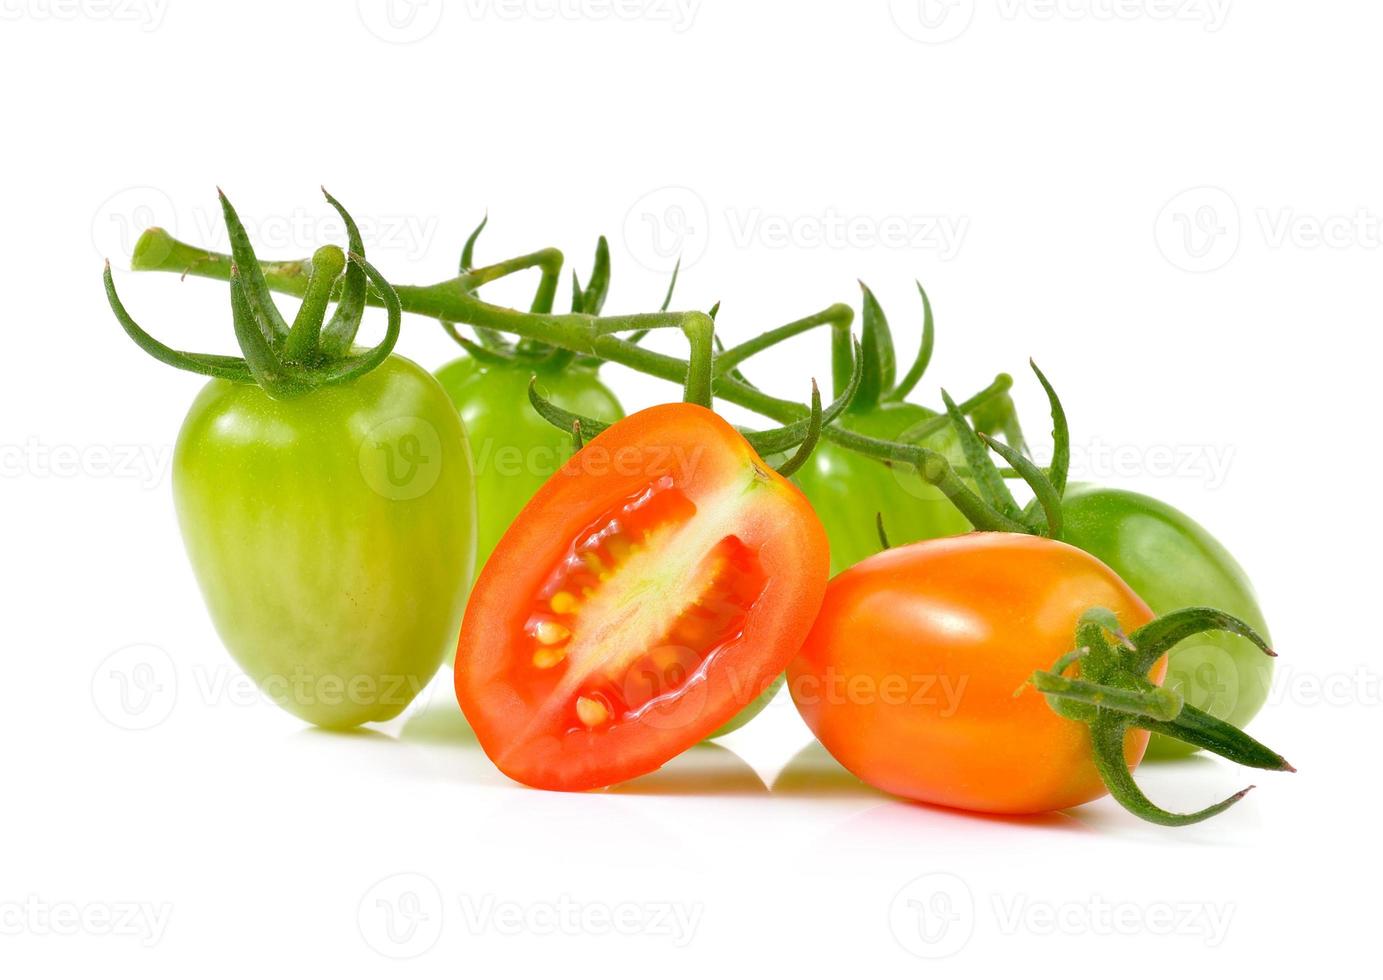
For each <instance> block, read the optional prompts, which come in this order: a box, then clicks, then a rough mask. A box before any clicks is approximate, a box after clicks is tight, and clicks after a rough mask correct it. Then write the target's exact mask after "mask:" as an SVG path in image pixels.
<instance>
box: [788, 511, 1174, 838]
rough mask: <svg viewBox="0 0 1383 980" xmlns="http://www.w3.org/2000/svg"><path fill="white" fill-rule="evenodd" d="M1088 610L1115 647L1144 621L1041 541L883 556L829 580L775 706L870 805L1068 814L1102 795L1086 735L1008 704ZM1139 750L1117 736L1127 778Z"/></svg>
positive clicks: (981, 537)
mask: <svg viewBox="0 0 1383 980" xmlns="http://www.w3.org/2000/svg"><path fill="white" fill-rule="evenodd" d="M1092 606H1104V607H1106V608H1108V609H1111V610H1113V611H1114V613H1115V614H1116V615H1117V616H1118V618H1119V622H1120V623H1121V624H1122V625H1123V627H1124V629H1125V630H1126V631H1132V630H1134V629H1136V628H1138V627H1139V626H1142V625H1143V624H1145V623H1147V622H1149V621H1150V620H1151V619H1152V618H1153V614H1152V611H1151V610H1150V609H1149V608H1148V607H1147V605H1146V604H1145V603H1144V602H1143V600H1141V599H1140V598H1138V596H1137V595H1136V594H1135V593H1134V592H1133V590H1132V589H1130V588H1129V587H1128V586H1127V585H1126V584H1124V582H1123V581H1122V580H1121V579H1120V578H1119V577H1118V576H1117V575H1115V574H1114V572H1113V571H1111V570H1110V569H1109V568H1108V567H1107V566H1106V565H1104V564H1103V563H1102V562H1100V561H1099V560H1098V559H1096V558H1093V557H1091V556H1090V555H1088V554H1086V553H1085V552H1083V551H1080V550H1079V549H1076V548H1073V547H1071V546H1070V545H1066V544H1062V543H1060V542H1056V541H1052V540H1049V539H1046V538H1039V537H1033V536H1031V535H1024V534H996V533H972V534H966V535H961V536H959V537H954V538H945V539H941V540H935V541H923V542H919V543H917V544H910V545H906V546H903V547H899V548H894V549H892V550H890V551H885V552H883V553H882V554H878V555H875V556H873V557H872V558H867V559H865V560H864V561H862V562H860V563H859V564H858V565H855V566H853V567H851V568H849V569H847V570H846V571H844V572H842V573H841V574H840V575H838V576H836V577H835V578H834V579H832V581H831V583H830V585H829V587H828V588H827V590H826V598H825V601H824V602H823V604H822V607H821V613H820V615H819V616H818V617H817V620H816V624H815V626H814V627H813V628H812V631H811V633H810V635H809V636H808V637H807V641H806V643H805V645H804V646H803V648H802V651H801V652H800V653H799V654H798V656H797V657H796V659H795V660H794V661H793V662H792V664H791V665H790V666H789V668H788V684H789V690H790V691H791V693H792V697H793V701H794V702H795V703H796V704H797V709H798V711H799V712H801V714H802V717H803V719H804V720H805V721H806V722H807V724H808V726H810V728H811V730H812V731H813V732H814V733H815V734H816V736H817V738H819V739H820V740H821V743H822V744H823V745H824V746H825V747H826V748H827V749H828V750H829V751H830V753H831V754H832V755H833V756H835V758H836V759H837V760H838V761H839V762H840V763H841V764H842V765H843V766H845V767H846V768H847V769H849V770H850V771H851V772H853V773H855V775H857V776H859V777H860V778H861V779H863V780H864V781H865V782H867V783H869V784H871V785H873V786H875V787H877V788H879V789H882V790H885V791H887V792H889V793H894V794H897V795H898V796H904V797H908V798H909V799H914V800H921V801H923V802H926V803H935V804H940V805H943V806H951V807H958V808H961V809H966V810H977V811H983V812H986V813H1040V812H1045V811H1048V810H1058V809H1062V808H1064V807H1070V806H1075V805H1077V804H1080V803H1085V802H1087V801H1089V800H1093V799H1096V798H1098V797H1100V796H1103V795H1104V794H1105V788H1104V784H1103V783H1102V782H1101V781H1100V777H1099V774H1098V773H1097V772H1096V770H1095V765H1094V762H1093V761H1092V759H1091V752H1090V739H1089V735H1088V730H1087V728H1086V726H1085V725H1083V724H1080V723H1079V722H1076V721H1072V720H1070V719H1068V718H1063V717H1061V716H1060V715H1058V714H1056V713H1055V712H1054V711H1052V709H1051V708H1050V707H1048V705H1047V703H1046V700H1045V698H1043V697H1042V695H1040V694H1039V693H1037V692H1036V691H1035V690H1033V689H1032V688H1030V687H1029V688H1025V689H1024V690H1023V691H1022V693H1020V694H1017V695H1016V696H1015V692H1016V691H1017V690H1018V688H1019V686H1020V685H1022V684H1023V683H1024V681H1026V680H1027V678H1028V677H1029V676H1030V675H1031V674H1032V672H1033V671H1034V670H1036V669H1039V668H1040V669H1047V668H1050V667H1051V666H1052V663H1053V662H1054V661H1055V660H1056V659H1057V658H1058V657H1060V656H1061V655H1062V654H1064V653H1066V652H1067V651H1069V650H1071V649H1072V647H1073V646H1074V643H1075V633H1076V623H1077V620H1078V619H1079V618H1080V616H1081V614H1082V613H1084V612H1085V611H1086V610H1087V609H1090V608H1091V607H1092ZM1162 670H1163V665H1162V664H1159V665H1158V667H1157V669H1156V670H1155V671H1154V674H1153V679H1154V680H1159V679H1160V677H1161V673H1162ZM1146 747H1147V733H1146V732H1141V731H1131V732H1130V733H1129V737H1128V741H1127V742H1126V744H1125V752H1126V756H1127V758H1128V761H1129V764H1130V765H1136V764H1137V763H1138V762H1139V760H1141V759H1142V756H1143V751H1144V749H1145V748H1146Z"/></svg>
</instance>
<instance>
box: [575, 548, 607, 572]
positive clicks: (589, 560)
mask: <svg viewBox="0 0 1383 980" xmlns="http://www.w3.org/2000/svg"><path fill="white" fill-rule="evenodd" d="M581 560H582V561H584V562H585V563H586V567H587V568H589V569H590V570H591V572H592V573H594V574H596V575H599V576H601V577H602V578H604V577H605V576H606V575H608V574H609V573H608V572H607V571H606V570H605V563H604V562H603V561H601V560H600V556H599V555H597V554H596V553H595V552H594V551H588V552H586V553H585V554H584V555H582V556H581Z"/></svg>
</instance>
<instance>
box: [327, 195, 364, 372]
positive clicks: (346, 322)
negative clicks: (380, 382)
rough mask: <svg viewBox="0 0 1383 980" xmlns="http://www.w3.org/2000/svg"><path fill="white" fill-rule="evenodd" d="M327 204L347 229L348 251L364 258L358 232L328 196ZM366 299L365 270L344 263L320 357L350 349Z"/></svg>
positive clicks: (332, 198) (349, 217) (329, 356)
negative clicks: (342, 280) (343, 277)
mask: <svg viewBox="0 0 1383 980" xmlns="http://www.w3.org/2000/svg"><path fill="white" fill-rule="evenodd" d="M322 193H323V194H325V195H326V199H327V203H328V204H330V205H331V206H332V207H333V208H335V209H336V213H337V214H339V215H340V216H341V220H342V221H343V222H345V225H346V244H347V251H349V252H353V253H355V254H356V255H364V254H365V242H364V241H363V240H362V239H361V237H360V229H359V228H358V227H357V226H356V224H355V219H353V218H352V217H351V216H350V214H349V213H347V211H346V209H345V208H344V207H342V205H341V202H340V201H338V200H336V198H334V197H332V196H331V195H330V194H328V193H327V189H326V188H325V187H323V188H322ZM368 296H369V280H368V278H367V277H366V275H365V270H364V269H362V268H361V267H360V266H359V265H358V264H357V263H355V262H350V261H347V263H346V276H345V280H344V282H343V284H342V286H341V297H340V299H338V300H337V301H336V310H335V311H334V312H333V313H332V315H331V319H330V320H328V321H327V325H326V326H325V327H323V328H322V339H321V353H322V356H323V357H327V358H332V357H339V356H340V355H342V354H344V353H345V352H346V351H348V350H350V349H351V344H353V343H355V335H356V333H358V332H359V330H360V322H361V320H363V319H364V317H365V302H366V299H367V298H368Z"/></svg>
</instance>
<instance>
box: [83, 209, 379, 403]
mask: <svg viewBox="0 0 1383 980" xmlns="http://www.w3.org/2000/svg"><path fill="white" fill-rule="evenodd" d="M217 194H218V195H219V197H220V200H221V210H222V212H223V214H224V216H225V219H226V229H227V231H228V232H229V233H230V244H231V259H230V263H229V265H230V269H229V275H228V278H229V279H230V284H231V314H232V317H233V319H234V323H235V337H236V340H237V342H238V343H239V345H240V350H241V354H242V356H241V357H227V356H225V355H222V354H194V353H190V352H188V351H181V350H175V349H173V348H171V347H169V346H167V345H166V344H163V343H161V342H160V341H158V340H155V339H154V338H153V337H151V336H150V335H149V334H148V333H146V332H145V331H144V330H143V329H142V328H141V327H140V326H139V325H138V324H137V323H135V321H134V319H133V318H132V317H131V316H130V315H129V313H128V312H127V311H126V310H125V307H124V304H122V303H121V302H120V297H119V296H117V295H116V292H115V281H114V279H113V278H112V277H111V271H110V263H109V262H107V263H106V269H105V285H106V298H107V299H108V300H109V301H110V306H111V309H112V310H113V311H114V312H115V316H116V319H117V320H119V321H120V325H121V326H122V327H124V328H125V332H126V333H127V334H129V336H130V339H131V340H133V341H134V342H135V343H136V344H138V345H139V347H140V348H141V349H142V350H144V352H145V353H147V354H149V355H150V356H152V357H154V358H156V359H157V360H160V361H162V362H163V363H165V364H169V365H171V366H173V367H176V368H181V369H182V370H184V371H191V372H193V373H195V374H202V375H206V376H208V377H212V378H222V379H224V380H227V381H236V382H240V383H243V384H256V385H258V386H259V387H261V388H263V389H264V391H265V392H266V393H267V394H268V395H269V396H270V397H272V398H280V399H283V398H294V397H297V396H299V395H304V394H306V393H308V392H310V391H314V390H316V389H318V388H321V387H322V386H324V385H331V384H341V383H344V382H348V381H353V380H354V379H356V378H359V377H361V376H362V375H365V374H368V373H369V372H370V371H372V370H374V369H375V368H377V367H379V365H381V364H383V363H384V359H385V358H387V357H388V356H389V354H390V352H391V351H392V350H393V349H394V344H395V343H396V342H397V341H398V337H399V323H400V321H401V319H402V310H401V308H400V306H399V299H398V294H397V293H396V292H395V291H394V288H393V287H392V286H390V285H389V283H388V281H387V280H386V279H385V278H384V277H383V276H382V275H380V273H379V272H378V270H376V269H375V267H374V266H372V265H370V263H368V262H366V261H365V246H364V243H363V242H362V240H361V238H360V229H359V228H357V227H356V224H355V221H354V220H352V219H351V216H350V215H349V214H347V213H346V210H345V208H343V207H341V204H340V202H338V201H337V200H336V199H335V198H334V197H332V196H331V195H330V194H326V191H325V190H323V194H326V199H327V201H328V202H329V203H330V204H331V206H332V207H333V208H335V209H336V211H337V213H338V214H339V215H341V220H342V221H344V222H345V225H346V231H347V235H348V241H349V246H350V250H349V251H348V252H343V251H342V250H341V248H340V247H339V246H336V245H323V246H322V247H321V248H319V249H317V251H316V252H314V253H313V255H312V259H311V261H310V262H309V263H307V266H308V268H307V282H306V285H305V287H304V291H303V302H302V306H300V307H299V308H298V313H297V316H295V317H294V318H293V322H292V324H289V323H288V322H287V321H285V320H284V318H283V315H282V314H280V313H279V311H278V308H277V307H276V306H275V305H274V302H273V299H272V297H271V296H270V295H269V286H268V284H267V282H266V281H265V275H264V271H263V269H262V268H261V266H260V263H259V260H258V259H257V258H256V257H255V254H254V249H253V248H252V247H251V246H250V239H249V236H248V235H247V234H246V233H245V227H244V225H243V224H242V223H241V222H240V218H239V217H238V216H237V215H236V213H235V209H234V208H232V207H231V203H230V201H228V200H227V199H226V195H225V194H222V193H221V192H220V190H219V189H218V191H217ZM152 248H163V249H171V250H176V249H177V248H178V245H177V243H175V242H170V240H168V239H166V238H158V237H155V236H151V235H149V234H147V233H146V235H144V236H143V237H141V238H140V241H139V245H138V246H136V254H135V257H134V265H135V266H136V268H138V267H141V266H148V265H150V264H151V257H150V256H148V255H142V254H140V252H141V249H142V250H145V251H147V250H148V249H152ZM200 258H201V257H200V256H198V259H200ZM167 259H168V256H163V257H160V260H159V261H166V260H167ZM190 261H191V262H192V264H195V260H190ZM338 280H340V282H339V283H338ZM371 286H373V287H374V290H375V294H376V295H375V297H374V298H375V300H376V301H377V302H379V301H382V302H383V304H384V306H385V308H386V309H387V310H388V312H389V324H388V328H387V329H386V331H385V334H384V339H383V340H381V341H380V342H379V343H378V344H377V345H376V346H374V347H372V348H370V349H369V350H366V351H363V352H358V353H357V352H355V351H353V350H352V349H351V345H352V343H353V342H354V341H355V335H356V332H357V331H358V330H359V329H360V322H361V319H362V317H363V316H364V312H365V304H366V299H367V295H368V293H369V291H370V287H371ZM338 288H339V290H340V295H339V297H338V298H337V304H336V310H335V312H333V313H332V317H331V320H330V321H327V320H326V312H327V306H328V305H329V304H330V302H331V300H332V296H333V292H334V291H335V290H336V289H338Z"/></svg>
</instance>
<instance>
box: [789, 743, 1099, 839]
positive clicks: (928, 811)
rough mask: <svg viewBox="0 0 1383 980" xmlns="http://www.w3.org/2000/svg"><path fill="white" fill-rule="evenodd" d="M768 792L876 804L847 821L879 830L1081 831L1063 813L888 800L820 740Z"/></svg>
mask: <svg viewBox="0 0 1383 980" xmlns="http://www.w3.org/2000/svg"><path fill="white" fill-rule="evenodd" d="M773 793H774V794H775V795H780V796H794V797H799V798H804V799H848V798H862V799H872V800H876V801H878V803H879V805H878V806H874V807H870V808H869V809H868V810H865V811H864V812H863V813H861V814H860V815H859V816H858V817H856V818H854V820H852V821H851V823H852V824H855V823H863V824H868V825H871V826H875V827H879V828H880V829H888V828H889V827H890V826H899V827H910V826H917V825H918V824H920V823H927V824H929V825H932V826H935V825H936V824H937V823H946V822H951V821H955V822H959V823H969V824H976V823H988V824H1001V825H1007V826H1015V827H1033V828H1038V829H1052V830H1065V831H1072V830H1083V829H1085V822H1084V821H1083V820H1082V819H1080V818H1078V817H1076V816H1073V815H1072V814H1071V813H1069V812H1066V811H1054V812H1051V813H1035V814H1006V813H978V812H975V811H971V810H959V809H956V808H954V807H947V806H939V805H936V804H932V803H922V802H919V801H917V800H907V799H903V798H902V797H897V796H891V795H889V794H888V793H885V792H883V791H882V790H878V789H875V788H874V787H872V786H870V785H869V784H868V783H866V782H864V781H863V780H861V779H860V778H859V777H858V776H856V775H855V774H854V773H852V772H850V770H848V769H846V768H845V767H844V766H842V765H841V764H840V763H839V762H837V761H836V760H835V759H834V758H833V757H832V756H831V754H830V753H829V752H827V751H826V749H825V747H824V746H823V745H822V744H821V743H820V742H812V743H811V744H809V745H807V746H805V747H804V748H803V749H802V750H801V751H800V752H798V753H797V754H796V755H795V756H793V757H792V760H791V761H790V762H789V763H788V764H787V765H786V766H784V767H783V771H782V772H781V773H779V774H778V778H777V779H775V780H774V781H773Z"/></svg>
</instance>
